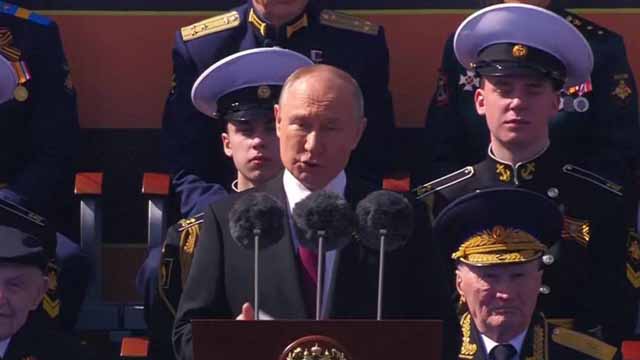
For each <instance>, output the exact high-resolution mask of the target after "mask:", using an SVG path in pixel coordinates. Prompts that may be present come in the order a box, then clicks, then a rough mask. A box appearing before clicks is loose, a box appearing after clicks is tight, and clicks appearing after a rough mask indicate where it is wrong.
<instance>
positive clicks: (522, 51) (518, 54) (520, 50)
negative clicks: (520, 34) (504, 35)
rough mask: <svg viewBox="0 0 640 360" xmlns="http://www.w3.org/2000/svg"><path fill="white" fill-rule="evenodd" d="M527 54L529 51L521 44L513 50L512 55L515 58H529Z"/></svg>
mask: <svg viewBox="0 0 640 360" xmlns="http://www.w3.org/2000/svg"><path fill="white" fill-rule="evenodd" d="M527 53H529V49H527V47H526V46H524V45H521V44H518V45H515V46H514V47H513V49H511V55H513V57H515V58H522V57H525V56H527Z"/></svg>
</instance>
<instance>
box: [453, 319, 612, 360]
mask: <svg viewBox="0 0 640 360" xmlns="http://www.w3.org/2000/svg"><path fill="white" fill-rule="evenodd" d="M460 327H461V329H462V334H461V335H462V336H461V344H462V345H461V347H460V353H459V355H458V358H459V359H467V360H468V359H473V360H485V359H487V360H489V359H491V358H490V357H489V356H487V351H486V349H485V346H484V342H483V341H482V337H481V335H480V332H479V331H478V329H477V328H476V326H475V324H474V322H473V320H472V318H471V316H470V315H469V313H465V314H463V315H462V317H461V321H460ZM620 358H621V356H620V352H618V351H617V349H616V348H615V347H613V346H610V345H608V344H605V343H603V342H602V341H600V340H597V339H595V338H592V337H590V336H587V335H584V334H582V333H579V332H576V331H572V330H568V329H565V328H562V327H558V326H555V325H553V324H551V323H550V322H548V321H547V319H545V317H544V315H543V314H541V313H538V314H534V316H533V319H532V321H531V324H530V325H529V329H528V330H527V334H526V335H525V339H524V342H523V343H522V349H521V350H520V356H519V357H518V359H536V360H554V359H562V360H565V359H566V360H569V359H571V360H587V359H620Z"/></svg>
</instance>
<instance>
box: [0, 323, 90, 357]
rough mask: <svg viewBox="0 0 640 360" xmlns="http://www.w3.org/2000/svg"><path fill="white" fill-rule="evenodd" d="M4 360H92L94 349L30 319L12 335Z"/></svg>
mask: <svg viewBox="0 0 640 360" xmlns="http://www.w3.org/2000/svg"><path fill="white" fill-rule="evenodd" d="M2 359H3V360H62V359H64V360H92V359H98V357H97V355H96V354H95V352H93V350H91V349H89V348H88V346H86V345H82V344H81V343H80V340H78V339H76V338H74V337H71V336H69V335H65V334H61V333H57V332H54V331H50V330H46V329H43V328H41V327H38V326H34V325H33V324H31V322H30V321H29V320H27V323H26V324H24V325H23V326H22V328H21V329H20V330H18V332H17V333H16V334H15V335H13V336H12V337H11V340H10V341H9V345H8V347H7V350H6V351H5V354H4V356H3V357H2Z"/></svg>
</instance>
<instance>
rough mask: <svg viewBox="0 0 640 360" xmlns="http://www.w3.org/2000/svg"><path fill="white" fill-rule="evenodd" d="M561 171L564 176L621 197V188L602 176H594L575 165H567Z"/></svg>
mask: <svg viewBox="0 0 640 360" xmlns="http://www.w3.org/2000/svg"><path fill="white" fill-rule="evenodd" d="M562 171H563V172H564V173H566V174H570V175H573V176H575V177H578V178H580V179H583V180H587V181H589V182H591V183H593V184H595V185H597V186H599V187H601V188H603V189H607V190H609V191H610V192H612V193H614V194H616V195H619V196H622V186H621V185H618V184H616V183H614V182H613V181H610V180H607V179H605V178H603V177H602V176H600V175H598V174H595V173H593V172H591V171H589V170H585V169H583V168H580V167H578V166H575V165H571V164H567V165H565V166H563V167H562Z"/></svg>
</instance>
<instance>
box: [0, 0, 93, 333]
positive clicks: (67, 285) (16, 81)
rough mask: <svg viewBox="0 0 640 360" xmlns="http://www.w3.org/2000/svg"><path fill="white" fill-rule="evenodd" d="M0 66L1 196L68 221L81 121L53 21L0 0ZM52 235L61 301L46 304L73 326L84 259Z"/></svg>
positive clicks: (84, 276)
mask: <svg viewBox="0 0 640 360" xmlns="http://www.w3.org/2000/svg"><path fill="white" fill-rule="evenodd" d="M0 68H1V70H0V72H1V77H0V93H2V96H0V119H2V121H0V199H2V200H5V201H7V202H10V203H13V204H15V205H18V206H19V207H22V208H28V209H33V210H35V211H37V212H38V213H40V214H43V215H46V217H47V218H48V219H49V220H50V223H51V225H54V224H56V223H57V222H56V221H55V220H64V222H65V223H66V222H68V215H69V214H67V213H65V212H64V211H61V209H64V208H65V204H66V203H70V202H71V189H72V187H71V186H72V181H73V169H72V163H73V158H74V152H75V151H76V142H77V139H78V128H79V125H78V113H77V109H76V95H75V92H74V89H73V84H72V81H71V77H70V74H69V66H68V65H67V61H66V59H65V55H64V52H63V47H62V42H61V39H60V34H59V31H58V27H57V25H56V24H55V23H54V22H53V21H51V20H50V19H49V18H47V17H44V16H42V15H39V14H37V13H34V12H32V11H29V10H27V9H24V8H20V7H18V6H16V5H12V4H9V3H6V2H3V1H0ZM61 214H63V215H61ZM55 216H59V217H60V219H55V218H54V217H55ZM58 222H61V221H58ZM56 228H57V227H56ZM57 237H58V239H57V251H56V252H57V264H56V265H55V269H56V272H57V271H58V270H57V269H59V270H61V271H60V279H59V281H56V282H52V283H59V284H60V285H61V286H60V296H61V297H62V298H63V299H62V300H63V301H62V303H63V304H64V305H62V307H61V306H60V305H61V304H60V303H59V302H55V301H52V302H50V303H49V304H50V306H47V307H46V310H47V312H48V313H49V315H50V316H51V318H52V319H56V320H57V319H60V320H62V326H63V327H64V328H65V329H71V328H72V327H73V326H74V325H75V322H76V319H77V314H78V311H79V309H80V305H81V303H82V301H83V298H84V291H85V290H86V284H87V282H88V274H89V273H90V271H89V263H88V260H87V258H86V257H85V256H84V255H82V254H81V253H80V248H79V247H78V245H76V244H75V243H73V242H72V241H71V240H69V239H68V238H66V237H64V236H62V235H61V234H58V235H57ZM53 244H54V248H55V246H56V245H55V244H56V241H54V243H53Z"/></svg>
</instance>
